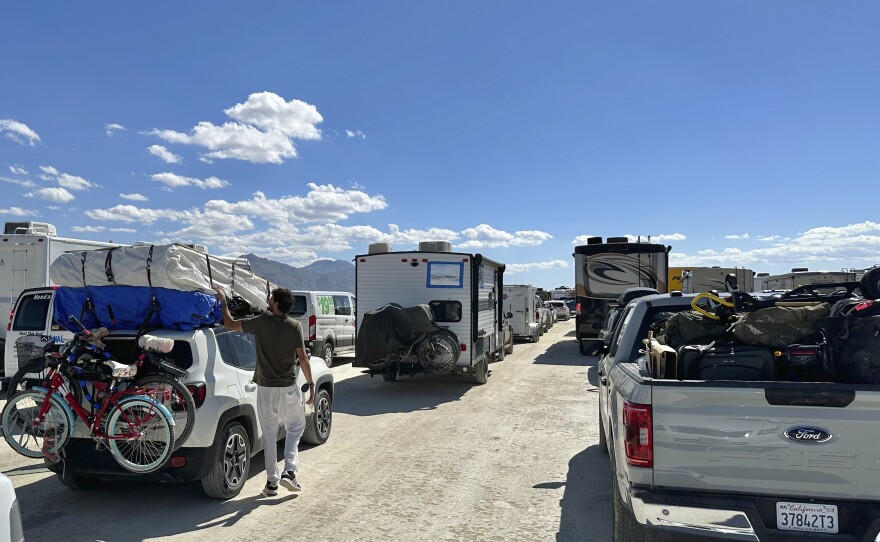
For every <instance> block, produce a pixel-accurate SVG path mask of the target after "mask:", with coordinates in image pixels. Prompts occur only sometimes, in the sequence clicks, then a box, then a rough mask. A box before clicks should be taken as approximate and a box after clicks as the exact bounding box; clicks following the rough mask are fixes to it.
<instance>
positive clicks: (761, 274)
mask: <svg viewBox="0 0 880 542" xmlns="http://www.w3.org/2000/svg"><path fill="white" fill-rule="evenodd" d="M755 276H756V277H769V276H770V273H758V274H757V275H755Z"/></svg>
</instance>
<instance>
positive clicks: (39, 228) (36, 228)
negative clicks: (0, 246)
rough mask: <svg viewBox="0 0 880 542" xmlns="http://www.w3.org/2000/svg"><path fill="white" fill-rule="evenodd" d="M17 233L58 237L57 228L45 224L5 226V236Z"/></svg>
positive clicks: (21, 223)
mask: <svg viewBox="0 0 880 542" xmlns="http://www.w3.org/2000/svg"><path fill="white" fill-rule="evenodd" d="M16 233H31V234H33V233H36V234H43V235H49V236H57V235H58V232H57V231H56V230H55V226H53V225H52V224H47V223H45V222H31V221H27V222H7V223H6V224H4V225H3V234H4V235H15V234H16Z"/></svg>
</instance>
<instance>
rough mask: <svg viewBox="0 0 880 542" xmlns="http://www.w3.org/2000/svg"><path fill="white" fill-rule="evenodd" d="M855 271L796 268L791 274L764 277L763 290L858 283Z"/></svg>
mask: <svg viewBox="0 0 880 542" xmlns="http://www.w3.org/2000/svg"><path fill="white" fill-rule="evenodd" d="M857 280H858V278H857V274H856V271H855V270H846V271H810V270H809V269H807V268H806V267H795V268H794V269H792V270H791V273H782V274H779V275H768V276H765V277H763V281H762V286H763V287H762V288H761V289H762V290H794V289H795V288H798V287H800V286H807V285H810V286H817V287H821V286H822V285H823V284H839V283H841V282H855V281H857Z"/></svg>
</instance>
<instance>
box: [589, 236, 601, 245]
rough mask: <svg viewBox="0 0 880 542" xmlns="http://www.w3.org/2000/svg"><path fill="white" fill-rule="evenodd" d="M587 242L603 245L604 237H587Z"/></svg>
mask: <svg viewBox="0 0 880 542" xmlns="http://www.w3.org/2000/svg"><path fill="white" fill-rule="evenodd" d="M587 244H588V245H601V244H602V238H601V237H587Z"/></svg>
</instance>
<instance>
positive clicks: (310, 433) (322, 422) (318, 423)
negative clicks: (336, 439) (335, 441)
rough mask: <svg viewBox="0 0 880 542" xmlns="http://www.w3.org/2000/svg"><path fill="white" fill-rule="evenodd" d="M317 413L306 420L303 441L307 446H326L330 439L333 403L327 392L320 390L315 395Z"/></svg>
mask: <svg viewBox="0 0 880 542" xmlns="http://www.w3.org/2000/svg"><path fill="white" fill-rule="evenodd" d="M314 406H315V409H314V410H315V411H314V413H313V414H312V415H311V416H309V417H308V419H307V420H306V429H305V431H303V436H302V441H303V442H305V443H306V444H324V443H325V442H327V439H328V438H330V429H331V427H332V425H333V403H332V401H330V393H329V392H327V390H323V389H322V390H318V393H316V394H315V405H314Z"/></svg>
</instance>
